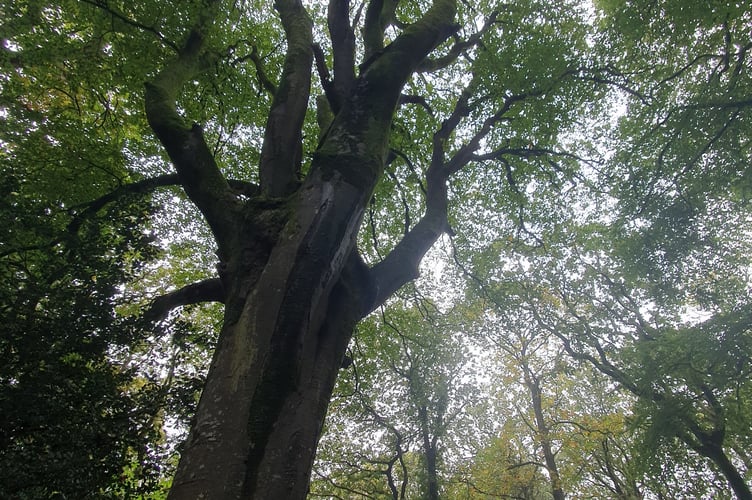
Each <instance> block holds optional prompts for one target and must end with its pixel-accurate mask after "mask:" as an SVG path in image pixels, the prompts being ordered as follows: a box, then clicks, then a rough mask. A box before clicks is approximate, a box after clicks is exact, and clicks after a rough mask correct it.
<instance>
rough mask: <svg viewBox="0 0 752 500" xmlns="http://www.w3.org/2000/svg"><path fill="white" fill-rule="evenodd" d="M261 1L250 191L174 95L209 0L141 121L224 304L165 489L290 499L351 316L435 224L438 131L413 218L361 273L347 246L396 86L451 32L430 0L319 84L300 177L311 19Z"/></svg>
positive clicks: (448, 3) (440, 215) (198, 58)
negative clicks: (270, 18)
mask: <svg viewBox="0 0 752 500" xmlns="http://www.w3.org/2000/svg"><path fill="white" fill-rule="evenodd" d="M374 5H375V6H378V5H381V4H380V3H378V2H374ZM335 7H336V8H335ZM275 8H276V9H277V11H278V13H279V15H280V20H281V22H282V25H283V27H284V29H285V39H286V41H287V54H286V57H285V62H284V69H283V73H282V75H281V81H280V84H279V85H278V86H277V88H276V91H275V97H274V100H273V102H272V106H271V109H270V111H269V119H268V121H267V128H266V133H265V136H264V144H263V148H262V155H261V162H260V165H259V169H260V175H259V179H260V181H261V184H260V186H259V193H260V194H259V195H257V196H251V198H250V199H248V198H245V197H242V196H238V193H237V191H235V190H234V189H233V188H232V187H231V186H230V184H229V183H228V182H227V180H226V179H225V178H224V176H223V174H222V172H221V170H220V169H219V167H218V165H217V164H216V161H215V159H214V157H213V155H212V154H211V151H210V149H209V148H208V146H207V144H206V141H205V140H204V137H203V134H202V131H201V128H200V127H199V126H197V125H193V126H191V125H189V124H188V123H187V122H186V120H184V119H183V118H182V117H181V116H180V114H179V112H178V107H177V104H176V99H177V96H178V95H179V93H180V89H181V88H182V86H183V85H184V84H185V82H187V81H189V80H190V79H191V78H194V77H195V75H197V74H198V73H199V72H200V71H201V70H202V68H204V67H205V64H204V62H205V61H204V56H205V55H206V54H204V53H203V52H202V50H203V49H202V47H203V45H204V43H203V42H204V39H205V38H206V36H208V35H207V34H208V33H210V31H211V30H210V27H211V24H212V23H213V18H214V17H215V16H216V15H217V14H218V12H220V9H221V0H207V2H206V3H205V4H204V9H202V10H201V11H200V15H199V16H198V19H197V22H196V25H195V27H194V28H193V29H192V30H191V32H190V33H189V34H188V37H187V39H186V42H185V45H184V46H183V47H182V49H181V50H180V53H179V55H178V57H177V59H176V60H174V61H173V62H172V63H171V64H170V65H168V66H167V67H166V68H165V69H164V70H163V71H162V72H160V73H159V74H158V75H157V76H156V77H155V79H154V80H153V82H151V83H149V84H148V85H147V91H146V99H145V101H146V112H147V118H148V120H149V124H150V125H151V127H152V129H153V130H154V132H155V133H156V135H157V136H158V137H159V139H160V141H161V142H162V144H163V145H164V146H165V149H166V151H167V153H168V155H169V156H170V159H171V160H172V162H173V163H174V165H175V168H176V170H177V173H178V178H179V180H180V183H181V185H182V186H183V187H184V189H185V192H186V194H187V195H188V197H189V198H190V199H191V200H192V201H193V202H194V203H195V204H196V206H197V207H198V208H199V210H200V211H201V213H202V214H203V215H204V217H205V219H206V221H207V223H208V224H209V226H210V227H211V229H212V232H213V234H214V236H215V238H216V241H217V245H218V254H219V256H220V259H221V261H222V262H221V265H220V269H221V271H220V278H221V281H222V287H221V290H222V291H223V292H224V301H225V319H224V324H223V327H222V331H221V332H220V337H219V342H218V345H217V348H216V351H215V353H214V358H213V360H212V364H211V367H210V370H209V374H208V376H207V382H206V386H205V387H204V390H203V393H202V395H201V400H200V402H199V405H198V409H197V412H196V418H195V423H194V425H193V428H192V429H191V433H190V436H189V438H188V442H187V443H186V444H185V446H184V448H183V449H182V450H181V460H180V464H179V466H178V471H177V473H176V476H175V479H174V481H173V486H172V489H171V491H170V498H171V499H191V500H193V499H196V498H206V499H209V498H212V499H221V500H226V499H237V498H247V499H253V498H263V499H271V500H275V499H280V500H283V499H284V500H288V499H292V500H294V499H302V498H305V495H306V491H307V488H308V479H309V474H310V470H311V467H312V463H313V458H314V453H315V448H316V444H317V441H318V436H319V432H320V430H321V425H322V422H323V419H324V416H325V414H326V408H327V405H328V402H329V397H330V396H331V392H332V388H333V386H334V381H335V379H336V376H337V372H338V370H339V367H340V366H341V363H342V358H343V356H344V352H345V349H346V347H347V344H348V341H349V340H350V337H351V335H352V331H353V328H354V326H355V325H356V323H357V322H358V321H359V320H360V319H361V318H362V317H363V316H365V315H366V314H367V313H368V312H369V311H370V310H371V308H372V307H373V305H374V303H380V302H383V301H384V300H386V298H388V297H389V296H390V295H391V294H392V293H393V292H394V291H396V290H397V289H398V288H399V287H400V286H402V285H403V284H405V283H406V282H407V281H409V280H410V279H412V278H413V277H415V275H416V273H417V265H418V263H419V262H420V259H421V258H422V256H423V255H424V254H425V252H426V251H427V250H428V248H429V247H430V246H431V245H432V244H433V242H435V241H436V239H437V238H438V237H439V235H440V234H441V233H442V232H443V231H444V230H445V229H446V227H447V224H446V215H447V214H446V178H447V176H448V175H450V174H451V173H452V172H453V171H452V170H449V169H447V168H446V166H445V165H444V163H443V149H441V147H442V144H443V143H441V142H439V141H437V143H436V151H435V153H436V154H435V155H434V160H432V164H431V166H430V168H429V170H428V172H427V185H428V192H427V199H426V214H425V216H424V217H423V218H422V219H421V221H420V222H418V223H417V224H416V225H415V226H414V227H413V228H412V229H411V230H410V231H409V232H408V234H407V235H405V237H404V238H403V240H402V241H401V242H400V243H399V244H398V245H397V246H396V247H395V248H394V249H393V251H392V252H391V253H390V255H389V256H388V257H387V258H385V259H384V261H383V262H381V263H380V264H379V265H377V266H374V268H373V269H370V270H369V269H368V268H367V267H366V266H365V265H364V264H363V263H362V261H361V260H360V257H359V255H358V252H357V249H356V247H355V241H356V238H357V234H358V230H359V228H360V225H361V221H362V215H363V212H364V209H365V207H366V204H367V203H368V201H369V199H370V197H371V195H372V193H373V190H374V188H375V186H376V183H377V182H378V180H379V178H380V177H381V176H382V174H383V169H384V160H385V158H386V153H387V150H388V144H389V130H390V126H391V122H392V118H393V114H394V110H395V107H396V106H397V103H398V101H399V97H400V94H401V91H402V88H403V87H404V85H405V83H406V82H407V80H408V78H409V77H410V75H411V74H412V72H413V71H414V70H415V69H416V68H417V67H418V65H419V64H420V63H421V61H423V60H424V59H425V57H426V56H427V55H428V54H429V53H430V52H431V51H432V50H433V49H434V48H435V47H436V46H437V45H438V44H439V43H441V42H442V41H443V40H445V39H446V38H447V37H448V36H449V34H450V33H451V32H452V31H453V29H454V28H453V26H452V24H451V23H452V20H453V18H454V14H455V3H454V0H435V2H434V4H433V6H432V7H431V8H430V9H429V10H428V11H427V12H426V13H425V14H424V15H423V17H421V18H420V19H419V20H417V21H416V22H414V23H412V24H410V25H409V26H407V27H406V28H405V29H404V30H403V31H402V32H401V34H400V35H399V36H398V37H396V38H395V39H394V40H393V41H392V42H391V43H390V44H389V45H388V46H386V47H382V48H380V49H379V50H378V51H377V52H374V54H373V57H372V58H371V59H369V61H367V62H365V63H364V64H361V65H360V66H359V68H360V74H359V76H358V77H357V78H354V75H353V74H347V75H346V77H344V79H341V80H339V81H338V82H334V85H333V87H332V88H333V89H334V90H335V91H336V93H337V94H338V95H337V96H336V98H337V99H336V102H334V103H332V104H336V106H333V108H334V109H337V113H336V116H335V117H334V119H333V121H332V123H331V124H330V126H329V127H328V128H327V129H326V131H325V132H324V133H322V136H321V141H320V144H319V147H318V149H317V150H316V151H315V152H314V154H313V161H312V164H311V166H310V169H309V173H308V175H307V177H306V179H305V180H304V182H303V183H302V184H300V183H299V181H298V178H297V170H298V162H299V146H300V137H301V126H302V123H303V118H304V115H305V112H306V108H307V103H308V90H309V89H308V87H309V86H310V69H311V60H312V47H311V42H312V32H311V22H310V19H309V17H308V15H307V13H306V11H305V8H304V6H303V4H302V2H301V1H300V0H276V2H275ZM374 8H375V7H374ZM347 14H348V9H347V3H344V4H337V5H334V7H333V9H332V11H331V12H330V24H332V26H336V27H339V28H343V27H345V26H346V24H347V23H349V21H348V19H349V18H348V15H347ZM373 19H380V16H376V17H375V18H372V20H373ZM343 23H344V24H343ZM383 29H386V26H383V27H382V30H383ZM333 42H334V45H335V50H334V56H335V58H337V59H338V60H337V61H335V67H342V65H343V64H345V65H351V64H352V60H353V57H354V53H352V47H350V46H349V45H340V44H339V43H338V42H337V41H336V40H334V41H333ZM351 70H352V68H351ZM340 77H342V75H340ZM446 133H448V132H446ZM440 153H441V154H440ZM204 288H206V287H204ZM184 295H185V294H184Z"/></svg>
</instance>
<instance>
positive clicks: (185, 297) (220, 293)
mask: <svg viewBox="0 0 752 500" xmlns="http://www.w3.org/2000/svg"><path fill="white" fill-rule="evenodd" d="M224 301H225V290H224V287H223V286H222V281H221V280H220V279H219V278H209V279H206V280H204V281H199V282H198V283H191V284H190V285H186V286H184V287H183V288H180V289H178V290H175V291H173V292H169V293H166V294H164V295H160V296H159V297H157V298H155V299H154V300H153V301H152V302H151V304H150V305H149V308H148V309H147V310H146V311H145V312H144V318H145V319H147V320H148V321H154V322H156V321H160V320H162V319H164V318H165V317H166V316H167V314H168V313H169V312H170V311H171V310H173V309H175V308H176V307H180V306H187V305H190V304H199V303H201V302H222V303H224Z"/></svg>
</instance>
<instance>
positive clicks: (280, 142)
mask: <svg viewBox="0 0 752 500" xmlns="http://www.w3.org/2000/svg"><path fill="white" fill-rule="evenodd" d="M274 7H275V9H276V10H277V12H278V13H279V16H280V19H281V21H282V26H283V28H284V30H285V38H286V40H287V54H286V55H285V61H284V64H283V66H282V76H281V78H280V82H279V85H278V86H277V91H276V92H275V94H274V99H273V100H272V106H271V109H270V110H269V117H268V119H267V122H266V131H265V133H264V144H263V146H262V147H261V165H260V167H259V170H260V172H259V175H260V178H261V190H262V192H263V193H264V194H265V195H267V196H269V197H271V198H281V197H284V196H287V195H289V194H291V193H293V192H294V191H295V189H296V188H297V185H298V174H299V171H300V161H301V158H302V144H301V139H302V127H303V119H304V118H305V113H306V109H307V108H308V96H309V95H310V90H311V65H312V63H313V34H312V22H311V19H310V17H309V16H308V13H307V12H306V10H305V8H304V7H303V4H302V3H301V1H300V0H277V1H276V2H275V3H274Z"/></svg>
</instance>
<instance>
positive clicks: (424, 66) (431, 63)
mask: <svg viewBox="0 0 752 500" xmlns="http://www.w3.org/2000/svg"><path fill="white" fill-rule="evenodd" d="M498 17H499V11H498V10H495V11H493V12H491V14H490V15H489V16H488V19H486V22H485V23H483V27H482V28H481V29H480V30H478V31H477V32H476V33H473V34H472V35H470V37H469V38H468V39H467V40H458V41H457V42H456V43H455V44H454V45H452V48H450V49H449V52H448V53H447V54H446V55H444V56H442V57H439V58H437V59H426V60H425V61H423V62H422V63H421V64H420V66H418V71H419V72H421V73H430V72H433V71H437V70H440V69H443V68H446V67H447V66H449V65H450V64H452V63H453V62H454V61H456V60H457V58H459V56H460V55H462V54H464V53H465V51H466V50H467V49H469V48H472V47H475V46H476V45H480V44H481V38H482V37H483V35H484V34H485V33H486V31H488V30H489V29H490V28H491V27H492V26H493V25H494V24H496V23H497V19H498Z"/></svg>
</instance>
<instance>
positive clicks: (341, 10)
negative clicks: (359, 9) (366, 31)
mask: <svg viewBox="0 0 752 500" xmlns="http://www.w3.org/2000/svg"><path fill="white" fill-rule="evenodd" d="M327 23H328V26H329V34H330V38H331V40H332V56H333V59H334V83H333V92H334V95H333V102H332V99H330V103H329V104H330V105H331V107H332V111H333V112H334V113H335V114H336V113H338V112H339V109H340V107H341V105H342V102H343V101H344V99H345V96H347V95H348V94H349V93H350V89H351V88H352V85H353V83H354V82H355V33H353V29H352V27H351V26H350V2H349V0H332V1H330V2H329V8H328V10H327Z"/></svg>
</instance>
